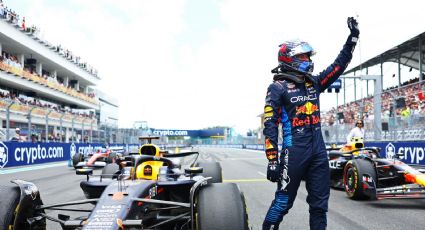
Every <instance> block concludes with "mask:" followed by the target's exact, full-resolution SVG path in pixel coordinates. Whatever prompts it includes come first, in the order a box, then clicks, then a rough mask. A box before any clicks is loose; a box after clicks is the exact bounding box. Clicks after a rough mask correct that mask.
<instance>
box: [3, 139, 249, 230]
mask: <svg viewBox="0 0 425 230" xmlns="http://www.w3.org/2000/svg"><path fill="white" fill-rule="evenodd" d="M141 151H142V152H143V154H130V155H127V156H124V157H118V158H117V161H116V165H118V166H119V167H118V168H117V170H115V171H111V172H112V173H111V174H105V173H102V174H101V175H93V169H92V168H81V169H77V170H76V173H77V174H80V175H86V176H87V180H86V181H83V182H81V187H82V189H83V191H84V194H85V195H86V197H87V199H84V200H77V201H71V202H64V203H58V204H48V205H47V204H43V202H42V199H41V196H40V192H39V190H38V188H37V187H36V186H35V185H34V184H33V183H30V182H26V181H22V180H13V181H12V182H13V185H11V186H4V187H2V186H0V197H2V201H5V200H7V201H8V202H4V203H2V204H3V207H2V208H1V209H0V229H45V228H46V220H49V221H54V222H57V223H59V224H60V225H61V227H62V229H84V230H93V229H116V230H118V229H120V230H121V229H164V230H165V229H181V230H189V229H190V230H192V229H211V230H222V229H244V230H245V229H246V230H247V229H249V226H248V215H247V211H246V205H245V199H244V195H243V193H242V192H241V191H240V190H239V187H238V186H237V185H236V184H235V183H221V181H222V178H221V167H220V166H219V164H218V163H217V162H215V163H217V164H213V163H211V162H209V163H210V164H201V163H199V164H198V163H197V159H198V155H199V153H198V152H182V153H174V154H169V155H167V154H164V153H162V154H161V151H160V150H159V148H158V147H157V146H155V145H152V144H147V145H144V146H142V147H141ZM161 155H162V156H161ZM181 157H192V161H191V162H190V164H189V167H188V168H184V169H181V166H178V165H176V164H175V163H174V162H175V161H173V160H171V159H174V158H181ZM111 165H112V164H111ZM197 165H198V166H197ZM201 166H205V168H203V167H201ZM214 182H216V183H214ZM81 204H94V207H93V208H92V209H87V210H86V209H84V210H81V209H79V208H76V207H75V205H81ZM48 210H57V211H68V212H69V211H77V212H78V211H85V212H86V213H87V214H86V215H85V216H82V217H78V218H71V216H69V215H66V214H59V215H57V216H53V215H49V214H46V211H48Z"/></svg>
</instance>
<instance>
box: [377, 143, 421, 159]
mask: <svg viewBox="0 0 425 230" xmlns="http://www.w3.org/2000/svg"><path fill="white" fill-rule="evenodd" d="M385 150H386V151H385V157H386V158H389V159H393V158H394V157H395V155H396V153H398V154H397V155H399V156H400V159H401V160H404V162H406V163H409V164H420V163H421V162H422V161H423V160H424V159H425V147H423V146H401V147H398V149H397V148H396V147H395V146H394V145H393V144H392V143H391V142H390V143H388V144H387V146H386V147H385Z"/></svg>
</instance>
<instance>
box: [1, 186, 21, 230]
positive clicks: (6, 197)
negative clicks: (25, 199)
mask: <svg viewBox="0 0 425 230" xmlns="http://www.w3.org/2000/svg"><path fill="white" fill-rule="evenodd" d="M19 197H20V189H19V187H18V186H17V185H7V186H6V185H2V186H0V229H12V227H13V222H14V218H15V209H16V207H17V206H18V202H19ZM9 227H11V228H9Z"/></svg>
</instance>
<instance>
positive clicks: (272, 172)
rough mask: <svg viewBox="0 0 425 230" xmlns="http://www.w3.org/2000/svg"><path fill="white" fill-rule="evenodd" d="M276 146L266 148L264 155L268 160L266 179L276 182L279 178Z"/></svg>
mask: <svg viewBox="0 0 425 230" xmlns="http://www.w3.org/2000/svg"><path fill="white" fill-rule="evenodd" d="M277 151H278V150H277V149H276V148H271V149H267V150H266V156H267V159H268V160H269V163H268V164H267V180H269V181H271V182H277V181H278V180H280V174H281V172H280V171H281V170H280V166H279V161H278V154H277Z"/></svg>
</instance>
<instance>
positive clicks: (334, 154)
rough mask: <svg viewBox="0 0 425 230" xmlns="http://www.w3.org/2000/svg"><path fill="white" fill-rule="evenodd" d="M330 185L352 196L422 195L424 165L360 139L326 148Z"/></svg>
mask: <svg viewBox="0 0 425 230" xmlns="http://www.w3.org/2000/svg"><path fill="white" fill-rule="evenodd" d="M327 151H328V157H329V168H330V184H331V187H334V188H340V189H344V190H345V192H346V194H347V196H348V197H349V198H351V199H355V200H359V199H372V200H373V199H386V198H425V174H424V173H425V168H424V167H423V166H420V165H409V164H406V163H404V162H402V161H401V160H399V159H398V158H399V157H401V156H399V155H398V154H394V155H393V156H392V158H391V159H389V158H385V157H382V156H381V155H380V151H381V149H380V148H376V147H364V143H363V139H361V138H354V140H353V141H352V142H351V143H350V144H347V145H344V146H342V147H336V146H333V147H330V148H327Z"/></svg>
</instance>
